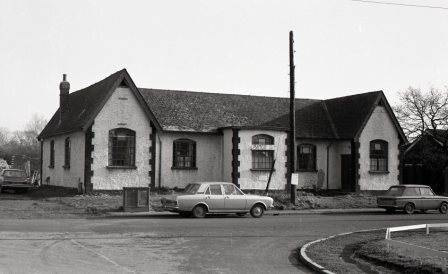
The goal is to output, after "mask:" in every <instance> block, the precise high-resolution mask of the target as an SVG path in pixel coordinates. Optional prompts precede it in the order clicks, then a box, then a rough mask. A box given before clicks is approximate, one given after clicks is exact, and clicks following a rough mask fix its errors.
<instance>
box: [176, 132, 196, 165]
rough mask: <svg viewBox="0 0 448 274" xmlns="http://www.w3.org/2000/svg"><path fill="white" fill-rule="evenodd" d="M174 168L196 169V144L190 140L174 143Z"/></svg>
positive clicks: (180, 140)
mask: <svg viewBox="0 0 448 274" xmlns="http://www.w3.org/2000/svg"><path fill="white" fill-rule="evenodd" d="M173 167H175V168H195V167H196V142H194V141H192V140H189V139H179V140H175V141H174V142H173Z"/></svg>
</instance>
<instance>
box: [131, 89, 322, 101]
mask: <svg viewBox="0 0 448 274" xmlns="http://www.w3.org/2000/svg"><path fill="white" fill-rule="evenodd" d="M138 89H139V90H146V91H173V92H183V93H196V94H199V93H200V94H213V95H231V96H245V97H257V98H271V99H288V100H289V97H277V96H262V95H248V94H237V93H223V92H206V91H192V90H175V89H157V88H138ZM295 99H296V100H309V101H314V102H320V101H323V100H322V99H312V98H295Z"/></svg>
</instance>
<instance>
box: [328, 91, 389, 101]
mask: <svg viewBox="0 0 448 274" xmlns="http://www.w3.org/2000/svg"><path fill="white" fill-rule="evenodd" d="M381 92H383V91H382V90H376V91H368V92H363V93H356V94H351V95H345V96H341V97H333V98H329V99H324V100H323V101H331V100H335V99H344V98H349V97H355V96H359V95H367V94H372V93H381Z"/></svg>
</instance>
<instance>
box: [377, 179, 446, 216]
mask: <svg viewBox="0 0 448 274" xmlns="http://www.w3.org/2000/svg"><path fill="white" fill-rule="evenodd" d="M377 204H378V207H380V208H385V209H386V212H387V213H391V212H394V211H395V210H404V212H406V213H407V214H412V213H414V211H415V210H420V211H421V212H423V213H426V212H427V211H428V210H432V209H435V210H437V209H438V210H439V212H440V213H442V214H446V213H447V211H448V197H445V196H438V195H436V194H435V193H434V191H432V189H431V188H430V187H429V186H426V185H396V186H391V187H390V188H389V190H388V191H387V192H386V193H385V194H384V195H383V196H379V197H378V198H377Z"/></svg>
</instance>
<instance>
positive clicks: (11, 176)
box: [0, 169, 32, 192]
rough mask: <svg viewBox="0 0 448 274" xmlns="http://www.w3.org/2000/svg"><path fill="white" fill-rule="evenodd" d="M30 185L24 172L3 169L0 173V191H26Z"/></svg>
mask: <svg viewBox="0 0 448 274" xmlns="http://www.w3.org/2000/svg"><path fill="white" fill-rule="evenodd" d="M30 187H32V185H31V184H30V182H29V179H28V176H26V173H25V171H24V170H20V169H4V170H3V171H1V172H0V191H1V192H3V191H4V190H6V189H12V190H14V191H24V192H25V191H27V190H28V189H29V188H30Z"/></svg>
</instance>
